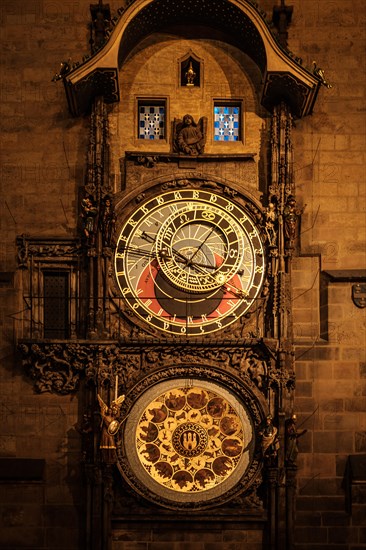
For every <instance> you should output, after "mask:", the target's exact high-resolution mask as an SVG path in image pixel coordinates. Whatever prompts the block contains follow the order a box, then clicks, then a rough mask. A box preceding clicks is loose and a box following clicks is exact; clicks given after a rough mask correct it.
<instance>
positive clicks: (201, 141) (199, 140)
mask: <svg viewBox="0 0 366 550" xmlns="http://www.w3.org/2000/svg"><path fill="white" fill-rule="evenodd" d="M206 128H207V118H206V117H201V118H200V119H199V121H198V123H197V124H196V123H195V121H194V119H193V117H192V115H188V114H187V115H184V117H183V121H182V120H180V119H178V118H175V119H174V152H176V153H180V154H181V155H190V156H197V155H201V154H202V153H203V152H204V148H205V142H206Z"/></svg>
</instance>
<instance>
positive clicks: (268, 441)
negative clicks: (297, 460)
mask: <svg viewBox="0 0 366 550" xmlns="http://www.w3.org/2000/svg"><path fill="white" fill-rule="evenodd" d="M277 434H278V429H277V428H276V426H274V425H273V422H272V415H271V414H269V415H268V416H267V418H266V420H265V423H264V425H263V426H262V429H261V430H260V432H259V435H260V436H261V437H262V441H261V447H262V455H263V457H267V458H275V457H276V456H277V452H278V449H279V448H280V443H279V440H278V435H277Z"/></svg>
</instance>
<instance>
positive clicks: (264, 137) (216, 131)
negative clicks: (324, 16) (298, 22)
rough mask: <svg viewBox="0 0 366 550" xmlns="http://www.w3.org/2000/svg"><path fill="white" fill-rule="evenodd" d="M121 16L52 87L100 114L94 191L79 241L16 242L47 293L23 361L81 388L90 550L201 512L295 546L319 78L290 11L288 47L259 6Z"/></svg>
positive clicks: (191, 7)
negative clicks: (300, 331)
mask: <svg viewBox="0 0 366 550" xmlns="http://www.w3.org/2000/svg"><path fill="white" fill-rule="evenodd" d="M125 4H127V6H126V8H121V9H119V10H118V16H117V15H116V16H115V17H113V18H112V17H111V14H110V11H109V6H108V5H103V4H102V3H101V2H100V3H99V5H91V11H92V24H91V40H90V44H91V48H92V52H91V55H90V56H85V58H84V59H83V62H82V63H74V64H73V63H71V61H69V62H63V63H62V64H61V68H60V70H59V73H58V74H56V75H55V77H54V80H56V81H57V80H63V83H64V85H65V92H66V95H67V99H68V104H69V108H70V111H71V113H72V114H73V115H74V116H90V131H89V145H88V151H87V162H86V170H85V174H86V176H85V181H82V182H80V186H79V187H80V188H79V212H78V220H79V223H78V227H77V228H75V232H77V233H78V237H77V238H74V239H64V240H62V241H61V240H57V239H56V240H54V241H53V242H51V241H46V240H44V239H43V240H42V239H38V240H37V239H30V238H29V239H28V238H27V237H25V236H22V237H20V238H19V239H18V258H19V263H20V267H21V268H22V273H23V278H24V283H23V285H24V288H25V289H27V288H28V290H29V292H30V293H31V292H32V289H36V288H37V289H40V288H44V295H43V296H42V300H41V301H39V300H38V301H37V300H36V299H34V300H33V301H32V300H31V305H30V309H29V311H28V310H27V313H26V314H27V315H30V319H28V321H30V322H29V324H28V325H27V326H29V327H30V330H33V331H34V332H33V333H31V335H30V336H31V340H30V341H28V340H27V341H24V342H22V343H21V344H20V347H19V349H20V351H21V352H22V354H23V358H24V363H25V364H26V365H27V367H28V369H29V371H30V373H31V376H32V378H33V380H34V381H35V384H36V387H37V390H38V391H52V392H54V393H57V394H61V395H66V394H68V393H72V392H79V397H80V401H79V402H80V410H82V414H81V418H80V422H79V427H78V431H79V433H80V434H81V438H82V461H83V464H84V466H85V479H86V491H85V501H86V506H85V510H86V522H87V526H86V533H87V541H86V543H85V546H84V547H85V548H88V550H94V549H97V548H98V549H100V548H110V541H111V537H112V534H113V532H114V530H116V529H117V530H118V526H126V525H129V522H130V521H131V522H135V523H133V524H134V525H135V524H136V522H137V523H138V522H140V521H147V519H148V518H150V519H151V521H152V524H151V525H152V529H154V528H156V526H157V525H160V523H161V522H163V521H167V522H175V525H176V528H177V529H183V528H184V527H182V525H183V523H184V521H185V518H186V517H187V511H189V512H190V520H191V521H192V526H191V528H193V527H194V521H195V520H197V522H198V523H197V525H198V528H199V529H201V525H202V524H201V523H199V522H200V521H203V522H205V521H207V522H208V523H207V525H211V523H210V521H212V517H213V516H215V517H219V518H220V520H221V521H222V525H227V529H230V528H232V521H233V517H234V518H235V521H237V522H239V524H240V526H239V527H238V528H239V529H240V530H246V529H248V530H250V529H252V525H253V522H256V526H257V528H258V530H259V531H260V532H261V534H262V540H263V541H264V542H263V543H264V544H265V543H266V542H268V546H267V547H271V548H291V544H292V543H291V536H292V535H291V533H292V527H293V526H292V518H293V516H294V514H293V502H294V495H295V478H296V464H295V461H296V454H297V451H296V434H297V432H296V426H295V423H294V420H293V412H294V411H293V403H294V399H293V391H294V386H295V380H294V370H293V363H294V356H293V338H292V313H291V310H292V298H291V261H292V257H293V255H294V254H296V253H297V249H298V235H299V232H298V229H299V223H300V216H301V212H302V209H301V208H300V207H299V205H298V204H297V202H296V188H295V182H294V173H293V145H292V127H293V123H294V120H295V119H296V118H301V117H304V116H306V115H308V114H310V113H311V112H312V108H313V105H314V103H315V100H316V96H317V93H318V90H319V87H320V85H321V84H326V83H325V80H324V75H323V73H320V72H319V71H318V72H317V73H316V74H314V73H312V72H310V71H309V70H307V69H305V68H304V67H303V66H302V65H301V62H300V61H301V60H299V58H296V57H295V56H294V55H293V54H290V52H288V51H287V49H286V37H287V33H286V25H287V23H288V22H289V20H288V18H289V17H290V16H291V12H292V8H291V9H290V8H287V7H286V6H284V5H281V7H278V10H277V11H276V15H277V16H278V18H277V19H274V21H277V23H278V21H281V25H282V31H281V32H282V35H281V33H280V35H278V36H277V37H276V36H274V35H273V33H272V30H271V29H270V27H269V26H268V25H267V22H266V21H265V18H264V17H263V14H262V13H261V12H260V10H259V9H257V5H256V4H255V3H253V2H251V1H249V0H240V1H238V2H234V1H231V0H230V1H229V0H210V1H209V2H206V1H204V0H202V1H201V2H196V1H195V0H186V2H184V3H179V2H171V1H170V0H169V1H168V0H136V1H134V0H130V1H129V2H126V3H125ZM289 14H290V15H289ZM197 21H199V22H200V25H199V26H198V25H197V24H196V23H197ZM286 21H287V23H285V22H286ZM182 22H183V23H182ZM167 29H168V31H169V32H167ZM188 30H189V32H188ZM175 31H178V32H177V36H176V37H175V38H174V39H172V38H171V36H170V34H169V33H174V32H175ZM201 31H203V34H202V36H201V35H200V32H201ZM279 36H280V37H281V36H282V38H281V40H282V44H281V43H280V42H279V40H280V38H279ZM162 37H164V40H163V38H162ZM161 42H164V44H163V45H161V44H160V43H161ZM145 49H146V51H147V53H146V55H145ZM215 52H216V53H215ZM234 74H235V78H234V76H231V75H234ZM255 75H257V76H255ZM187 110H188V111H189V112H190V113H191V114H185V113H187ZM192 113H193V114H192ZM196 121H197V122H196ZM60 274H61V275H60ZM27 277H28V278H27ZM55 300H56V301H55ZM27 303H28V302H27ZM55 304H56V305H57V307H55ZM65 304H67V305H65ZM59 306H60V307H59ZM294 434H295V435H294ZM294 441H295V444H294ZM284 503H286V506H284ZM159 522H160V523H159ZM179 522H183V523H181V524H180V523H179ZM161 525H163V524H162V523H161ZM184 525H186V524H184ZM236 525H237V524H236ZM179 526H180V527H179ZM230 526H231V527H230ZM163 528H164V526H162V529H163ZM223 529H225V527H223ZM208 530H209V528H208ZM131 536H132V535H131Z"/></svg>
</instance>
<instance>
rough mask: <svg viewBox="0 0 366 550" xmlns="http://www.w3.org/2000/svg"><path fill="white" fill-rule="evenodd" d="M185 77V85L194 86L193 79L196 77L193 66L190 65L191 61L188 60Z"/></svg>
mask: <svg viewBox="0 0 366 550" xmlns="http://www.w3.org/2000/svg"><path fill="white" fill-rule="evenodd" d="M185 77H186V79H187V84H186V86H194V80H195V78H196V73H195V71H194V70H193V67H192V61H190V62H189V67H188V70H187V72H186V74H185Z"/></svg>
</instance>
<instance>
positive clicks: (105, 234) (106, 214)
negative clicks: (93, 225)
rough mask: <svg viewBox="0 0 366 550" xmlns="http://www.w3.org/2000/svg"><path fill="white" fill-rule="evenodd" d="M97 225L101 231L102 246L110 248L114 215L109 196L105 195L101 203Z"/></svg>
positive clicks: (114, 220) (114, 222)
mask: <svg viewBox="0 0 366 550" xmlns="http://www.w3.org/2000/svg"><path fill="white" fill-rule="evenodd" d="M99 223H100V226H101V229H102V239H103V246H107V247H108V246H111V245H112V244H113V243H112V240H113V235H114V226H115V224H116V215H115V213H114V210H113V206H112V201H111V198H110V196H109V195H106V196H105V197H104V199H103V201H102V207H101V213H100V219H99Z"/></svg>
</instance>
